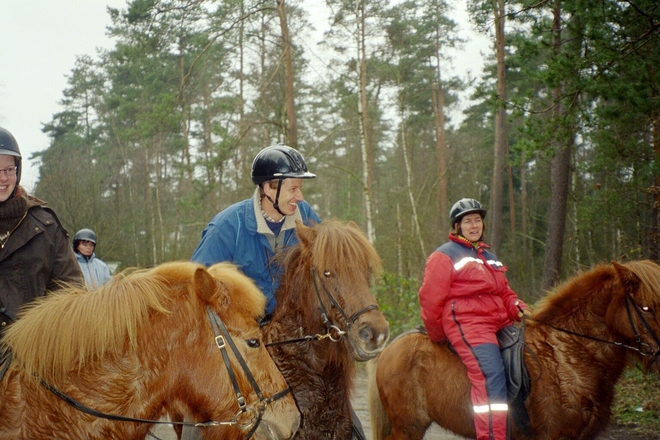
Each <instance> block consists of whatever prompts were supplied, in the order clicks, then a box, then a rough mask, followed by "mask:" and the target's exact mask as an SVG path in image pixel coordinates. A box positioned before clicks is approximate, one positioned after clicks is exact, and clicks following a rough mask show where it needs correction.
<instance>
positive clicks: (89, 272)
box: [73, 229, 112, 290]
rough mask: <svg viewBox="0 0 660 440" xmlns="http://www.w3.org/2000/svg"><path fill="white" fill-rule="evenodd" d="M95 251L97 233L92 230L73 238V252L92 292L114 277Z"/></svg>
mask: <svg viewBox="0 0 660 440" xmlns="http://www.w3.org/2000/svg"><path fill="white" fill-rule="evenodd" d="M95 249H96V233H95V232H94V231H92V230H91V229H81V230H80V231H78V232H76V235H74V236H73V250H74V252H75V253H76V259H77V260H78V264H79V265H80V269H81V270H82V273H83V276H84V277H85V286H87V288H88V289H90V290H92V289H96V288H97V287H100V286H102V285H104V284H105V283H107V282H108V281H110V278H111V276H112V275H111V274H110V269H109V268H108V265H107V264H105V263H104V262H103V260H101V259H100V258H97V257H96V254H95V253H94V250H95Z"/></svg>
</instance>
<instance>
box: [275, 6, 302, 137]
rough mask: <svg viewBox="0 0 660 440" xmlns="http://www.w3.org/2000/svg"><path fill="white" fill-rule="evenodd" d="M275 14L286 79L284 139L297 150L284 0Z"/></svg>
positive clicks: (296, 127) (296, 130)
mask: <svg viewBox="0 0 660 440" xmlns="http://www.w3.org/2000/svg"><path fill="white" fill-rule="evenodd" d="M277 14H278V15H279V17H280V28H281V29H282V58H283V60H284V72H285V77H286V78H285V84H286V85H285V95H286V120H287V125H286V138H287V140H288V142H289V146H290V147H293V148H295V149H298V123H297V121H296V106H295V99H294V88H293V57H292V55H291V37H290V36H289V25H288V24H287V20H286V5H285V3H284V0H277Z"/></svg>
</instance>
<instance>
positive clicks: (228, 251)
mask: <svg viewBox="0 0 660 440" xmlns="http://www.w3.org/2000/svg"><path fill="white" fill-rule="evenodd" d="M256 213H259V214H260V215H259V216H257V215H256ZM295 220H301V221H302V222H303V223H304V224H305V225H307V226H311V224H312V223H320V222H321V219H320V218H319V216H318V215H317V214H316V212H314V210H313V209H312V207H311V206H309V203H307V202H305V201H303V202H300V203H298V209H297V210H296V213H295V214H294V215H290V216H286V218H285V220H284V224H283V225H282V230H281V232H280V234H279V235H278V236H277V237H275V235H274V234H273V232H272V231H271V230H270V228H269V227H268V224H267V223H266V220H264V218H263V216H262V215H261V208H260V206H259V189H258V188H257V190H256V191H255V193H254V195H253V196H252V198H249V199H247V200H243V201H241V202H238V203H235V204H233V205H231V206H229V207H228V208H226V209H225V210H223V211H221V212H219V213H218V214H216V215H215V217H213V219H211V222H210V223H209V225H208V226H207V227H206V229H204V232H202V240H201V241H200V242H199V244H198V245H197V249H195V252H193V255H192V258H191V259H192V261H195V262H197V263H201V264H203V265H205V266H206V267H209V266H211V265H213V264H215V263H219V262H221V261H228V262H231V263H234V264H235V265H237V266H238V267H239V269H240V270H241V271H242V272H243V273H244V274H245V275H247V276H248V277H250V278H252V280H254V282H255V283H256V284H257V286H258V287H259V289H261V291H262V292H263V293H264V295H266V298H267V300H268V303H267V305H266V314H270V313H273V310H274V309H275V304H276V300H275V292H276V291H277V288H278V286H279V278H280V275H281V271H282V269H281V268H280V267H279V266H277V265H275V263H274V262H273V257H274V256H275V254H276V253H277V252H278V251H280V250H282V249H284V248H286V247H288V246H291V245H293V244H295V243H297V242H298V237H297V236H296V233H295V226H296V225H295Z"/></svg>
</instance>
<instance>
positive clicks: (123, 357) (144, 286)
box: [0, 262, 300, 440]
mask: <svg viewBox="0 0 660 440" xmlns="http://www.w3.org/2000/svg"><path fill="white" fill-rule="evenodd" d="M264 308H265V299H264V297H263V295H262V294H261V292H260V291H259V290H258V288H257V287H256V286H255V285H254V283H253V282H252V281H251V280H250V279H249V278H247V277H245V276H244V275H242V274H241V273H240V272H239V271H238V270H237V269H236V268H235V267H234V266H232V265H230V264H226V263H225V264H219V265H218V266H217V267H215V268H214V276H211V275H210V273H209V272H208V270H207V269H205V268H204V267H202V266H200V265H198V264H195V263H190V262H173V263H165V264H162V265H160V266H158V267H155V268H153V269H150V270H138V271H133V272H131V273H128V274H124V275H119V276H118V277H117V279H114V280H113V281H111V282H110V283H108V284H106V285H105V286H103V287H100V288H99V289H97V290H95V291H93V292H89V293H87V291H86V290H84V289H83V288H79V287H75V286H68V287H66V288H64V289H62V290H59V291H57V292H56V293H53V294H50V295H47V296H45V297H43V298H40V299H39V300H38V301H36V302H34V303H32V304H30V305H29V306H28V307H27V308H26V309H25V310H24V311H23V312H22V315H21V317H20V319H18V321H16V322H15V323H14V324H12V325H11V326H10V327H9V328H8V329H7V331H6V332H5V335H4V337H3V340H2V347H3V350H4V351H5V353H11V360H10V361H9V362H5V367H4V368H5V369H6V371H5V374H4V377H3V378H2V379H1V380H0V414H2V416H0V439H2V440H9V439H12V440H22V439H25V440H27V439H30V440H35V439H37V440H39V439H52V438H57V439H77V440H79V439H86V440H95V439H99V440H100V439H122V440H123V439H144V438H145V436H146V435H147V434H148V432H149V429H150V428H151V427H152V426H154V424H155V423H159V422H158V420H159V418H160V417H161V416H162V415H163V414H166V413H172V412H174V413H178V414H185V415H186V418H188V419H190V420H193V421H195V422H197V423H200V424H201V425H199V426H204V428H202V429H201V435H202V438H206V439H232V440H234V439H235V440H238V439H243V438H246V437H249V436H253V438H255V439H262V440H275V439H284V438H290V437H292V436H293V435H294V433H295V431H296V430H297V428H298V426H299V423H300V415H299V412H298V410H297V408H296V406H295V402H294V400H293V398H292V396H291V394H290V392H289V390H288V388H287V385H286V382H285V381H284V379H283V377H282V375H281V374H280V372H279V371H278V369H277V367H276V366H275V364H274V363H273V361H272V359H271V358H270V356H269V355H268V352H267V351H266V347H265V346H264V344H263V343H262V336H261V331H260V328H259V325H258V323H257V320H256V319H257V318H258V317H259V316H261V315H262V314H263V311H264ZM2 370H3V367H2V366H1V365H0V371H2ZM228 373H229V374H228Z"/></svg>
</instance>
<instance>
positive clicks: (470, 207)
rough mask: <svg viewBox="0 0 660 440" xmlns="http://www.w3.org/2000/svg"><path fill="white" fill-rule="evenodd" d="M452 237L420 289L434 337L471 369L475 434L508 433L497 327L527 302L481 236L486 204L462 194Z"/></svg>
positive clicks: (480, 437) (487, 438)
mask: <svg viewBox="0 0 660 440" xmlns="http://www.w3.org/2000/svg"><path fill="white" fill-rule="evenodd" d="M449 217H450V223H451V228H452V230H451V232H450V234H449V241H448V242H447V243H445V244H443V245H442V246H440V247H439V248H438V249H436V250H435V252H433V253H432V254H431V255H430V256H429V258H428V259H427V261H426V268H425V270H424V282H423V284H422V287H421V288H420V289H419V300H420V303H421V306H422V319H423V321H424V325H425V326H426V330H427V332H428V335H429V337H430V338H431V340H433V341H437V342H440V341H444V340H445V339H449V342H450V343H451V344H452V346H453V347H454V349H455V350H456V352H457V353H458V355H459V356H460V357H461V360H462V361H463V363H464V364H465V366H466V367H467V370H468V377H469V378H470V382H471V383H472V390H471V394H470V395H471V398H472V405H473V410H474V425H475V428H476V432H477V440H504V439H506V438H507V412H508V405H507V392H506V379H505V376H504V367H503V365H502V358H501V356H500V351H499V346H498V344H497V337H496V333H497V331H498V330H500V329H501V328H503V327H505V326H507V325H510V324H512V323H513V321H514V320H515V321H519V320H520V318H521V317H522V308H527V306H526V305H525V304H524V303H523V302H522V301H520V300H519V299H518V297H517V295H516V294H515V292H514V291H513V290H511V288H510V287H509V283H508V281H507V279H506V277H505V275H504V273H505V272H506V270H507V268H506V267H505V266H503V265H502V263H501V262H500V261H499V260H498V259H497V257H496V256H495V255H494V254H493V253H491V252H489V251H488V245H487V244H486V243H484V242H483V241H481V240H482V236H483V232H484V228H485V225H484V221H483V220H484V217H486V210H485V209H483V208H482V206H481V204H480V203H479V202H478V201H476V200H474V199H461V200H459V201H458V202H456V203H455V204H454V206H452V208H451V211H450V213H449Z"/></svg>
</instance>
